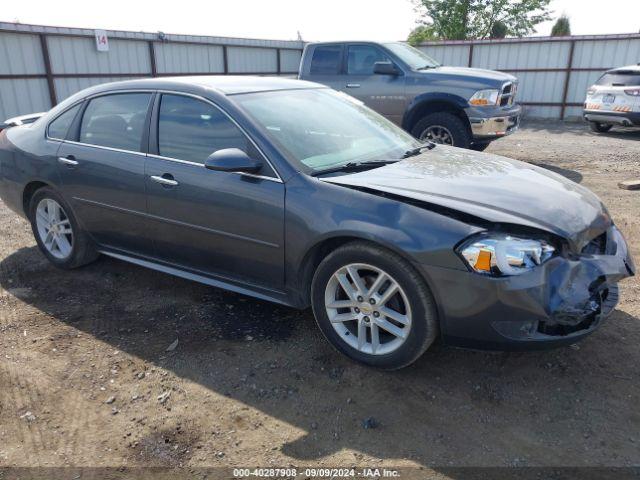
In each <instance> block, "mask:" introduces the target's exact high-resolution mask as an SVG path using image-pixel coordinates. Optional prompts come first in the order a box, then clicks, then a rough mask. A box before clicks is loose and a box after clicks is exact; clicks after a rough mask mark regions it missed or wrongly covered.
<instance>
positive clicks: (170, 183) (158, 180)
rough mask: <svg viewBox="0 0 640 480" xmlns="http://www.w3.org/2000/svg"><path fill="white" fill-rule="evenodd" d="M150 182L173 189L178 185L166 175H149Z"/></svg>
mask: <svg viewBox="0 0 640 480" xmlns="http://www.w3.org/2000/svg"><path fill="white" fill-rule="evenodd" d="M151 180H153V181H154V182H156V183H159V184H161V185H167V186H169V187H175V186H176V185H179V184H178V182H177V180H174V179H173V177H172V176H171V175H169V174H167V173H165V174H164V175H162V176H160V175H151Z"/></svg>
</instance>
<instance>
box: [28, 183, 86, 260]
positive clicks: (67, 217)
mask: <svg viewBox="0 0 640 480" xmlns="http://www.w3.org/2000/svg"><path fill="white" fill-rule="evenodd" d="M29 220H30V221H31V229H32V230H33V235H34V236H35V238H36V242H37V243H38V247H40V250H41V251H42V253H44V255H45V256H46V257H47V259H48V260H49V261H50V262H51V263H53V264H54V265H55V266H56V267H59V268H63V269H71V268H76V267H79V266H82V265H85V264H87V263H90V262H92V261H93V260H95V259H96V258H97V257H98V253H97V252H96V250H95V249H94V248H93V244H92V242H91V239H90V238H89V236H88V235H87V233H86V232H85V231H84V230H82V228H81V227H80V225H79V224H78V221H77V220H76V218H75V217H74V215H73V212H72V211H71V208H70V207H69V206H68V205H67V204H66V202H65V201H64V199H63V198H62V197H61V196H60V195H59V194H58V193H57V192H56V191H55V190H53V189H52V188H50V187H43V188H41V189H40V190H38V191H36V192H35V193H34V195H33V197H31V201H30V203H29Z"/></svg>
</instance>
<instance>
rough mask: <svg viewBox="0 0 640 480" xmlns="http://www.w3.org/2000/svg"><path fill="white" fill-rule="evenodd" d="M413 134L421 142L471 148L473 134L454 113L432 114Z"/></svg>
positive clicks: (418, 124) (420, 123) (418, 125)
mask: <svg viewBox="0 0 640 480" xmlns="http://www.w3.org/2000/svg"><path fill="white" fill-rule="evenodd" d="M411 134H412V135H413V136H414V137H416V138H417V139H419V140H429V141H430V142H433V143H439V144H444V145H453V146H454V147H460V148H469V145H471V140H472V137H471V132H469V128H468V127H467V125H465V123H464V122H463V121H462V120H461V119H460V118H459V117H457V116H456V115H454V114H453V113H448V112H439V113H431V114H429V115H427V116H426V117H424V118H423V119H422V120H420V121H419V122H418V123H417V124H416V125H415V127H413V130H411Z"/></svg>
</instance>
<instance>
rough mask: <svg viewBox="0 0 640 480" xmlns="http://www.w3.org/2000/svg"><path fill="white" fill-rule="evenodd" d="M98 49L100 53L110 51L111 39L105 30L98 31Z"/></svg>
mask: <svg viewBox="0 0 640 480" xmlns="http://www.w3.org/2000/svg"><path fill="white" fill-rule="evenodd" d="M95 32H96V48H97V49H98V51H99V52H108V51H109V38H108V37H107V32H106V31H105V30H96V31H95Z"/></svg>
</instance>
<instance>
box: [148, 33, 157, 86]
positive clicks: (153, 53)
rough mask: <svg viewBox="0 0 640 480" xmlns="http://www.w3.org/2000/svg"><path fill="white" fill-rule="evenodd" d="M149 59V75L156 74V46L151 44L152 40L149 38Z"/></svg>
mask: <svg viewBox="0 0 640 480" xmlns="http://www.w3.org/2000/svg"><path fill="white" fill-rule="evenodd" d="M149 61H150V63H151V76H152V77H157V76H158V67H157V65H156V47H155V46H154V45H153V40H149Z"/></svg>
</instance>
